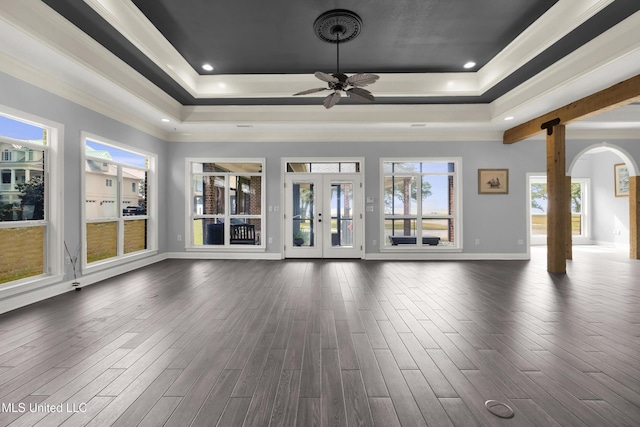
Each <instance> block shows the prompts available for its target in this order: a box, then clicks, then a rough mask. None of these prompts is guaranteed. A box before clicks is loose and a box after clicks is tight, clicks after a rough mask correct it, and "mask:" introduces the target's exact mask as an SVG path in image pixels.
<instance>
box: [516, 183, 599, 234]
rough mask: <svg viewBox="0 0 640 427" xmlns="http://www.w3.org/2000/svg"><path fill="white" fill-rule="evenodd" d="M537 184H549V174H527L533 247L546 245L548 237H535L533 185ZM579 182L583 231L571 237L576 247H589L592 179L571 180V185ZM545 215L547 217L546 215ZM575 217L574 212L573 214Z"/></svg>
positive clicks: (529, 224) (528, 221) (528, 205)
mask: <svg viewBox="0 0 640 427" xmlns="http://www.w3.org/2000/svg"><path fill="white" fill-rule="evenodd" d="M537 182H544V183H546V182H547V174H546V173H544V172H541V173H528V174H527V213H528V215H527V233H528V234H529V242H530V244H531V245H546V244H547V235H546V234H544V235H535V236H534V235H533V230H532V227H533V221H532V220H531V217H532V212H531V184H534V183H537ZM574 182H579V183H580V185H581V186H582V212H580V216H581V225H582V230H581V234H580V235H579V236H573V235H572V236H571V241H572V244H574V245H589V244H591V243H592V241H591V215H590V212H591V179H589V178H571V183H572V184H573V183H574ZM544 215H547V214H546V213H545V214H544ZM571 215H573V212H571Z"/></svg>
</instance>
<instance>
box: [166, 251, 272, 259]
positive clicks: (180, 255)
mask: <svg viewBox="0 0 640 427" xmlns="http://www.w3.org/2000/svg"><path fill="white" fill-rule="evenodd" d="M166 255H167V258H176V259H265V260H273V261H276V260H281V259H282V255H281V254H280V253H267V252H169V253H167V254H166Z"/></svg>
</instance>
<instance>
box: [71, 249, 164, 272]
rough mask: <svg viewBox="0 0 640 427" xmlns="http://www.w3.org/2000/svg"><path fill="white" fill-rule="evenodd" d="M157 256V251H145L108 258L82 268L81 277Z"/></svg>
mask: <svg viewBox="0 0 640 427" xmlns="http://www.w3.org/2000/svg"><path fill="white" fill-rule="evenodd" d="M157 254H158V250H157V249H148V250H145V251H140V252H134V253H132V254H128V255H123V256H120V257H117V258H109V259H106V260H104V261H96V262H92V263H91V264H89V265H86V266H84V267H82V275H87V274H90V273H94V272H96V271H101V270H105V269H107V268H112V267H117V266H119V265H124V264H128V263H130V262H133V261H138V260H141V259H144V258H148V257H151V256H154V255H157Z"/></svg>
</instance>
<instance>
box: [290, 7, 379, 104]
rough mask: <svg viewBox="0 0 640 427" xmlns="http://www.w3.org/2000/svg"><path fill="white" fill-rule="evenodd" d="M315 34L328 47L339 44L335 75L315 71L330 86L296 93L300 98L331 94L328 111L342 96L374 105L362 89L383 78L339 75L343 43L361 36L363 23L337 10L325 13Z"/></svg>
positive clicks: (318, 22)
mask: <svg viewBox="0 0 640 427" xmlns="http://www.w3.org/2000/svg"><path fill="white" fill-rule="evenodd" d="M313 28H314V31H315V33H316V35H317V36H318V37H319V38H320V40H322V41H325V42H327V43H335V44H336V72H335V73H331V74H329V73H324V72H322V71H316V73H315V74H314V75H315V76H316V78H318V79H319V80H322V81H323V82H326V83H327V87H320V88H315V89H309V90H304V91H302V92H298V93H294V94H293V96H297V95H308V94H311V93H317V92H323V91H325V90H332V91H333V93H331V94H329V96H327V97H326V98H325V99H324V101H323V105H324V107H325V108H331V107H333V106H334V105H336V104H337V103H338V101H340V98H341V97H342V93H343V92H344V94H346V96H348V97H350V98H352V99H354V100H355V101H360V102H374V101H375V97H374V96H373V94H372V93H371V92H369V91H368V90H366V89H363V87H364V86H367V85H370V84H372V83H375V82H376V81H377V80H378V79H379V78H380V76H378V75H376V74H370V73H357V74H353V75H351V76H347V75H346V74H344V73H341V72H340V42H343V43H345V42H348V41H349V40H353V39H354V38H356V36H357V35H358V34H360V29H361V28H362V20H361V19H360V17H359V16H358V15H356V14H355V13H353V12H350V11H348V10H342V9H336V10H330V11H328V12H325V13H323V14H322V15H320V16H319V17H318V19H316V21H315V23H314V24H313Z"/></svg>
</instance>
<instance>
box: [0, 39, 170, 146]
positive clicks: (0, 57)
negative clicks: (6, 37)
mask: <svg viewBox="0 0 640 427" xmlns="http://www.w3.org/2000/svg"><path fill="white" fill-rule="evenodd" d="M0 71H1V72H3V73H5V74H8V75H10V76H12V77H15V78H17V79H19V80H22V81H24V82H27V83H29V84H31V85H33V86H36V87H39V88H43V89H45V90H47V91H48V92H50V93H52V94H54V95H57V96H60V97H62V98H64V99H67V100H69V101H71V102H74V103H76V104H78V105H81V106H83V107H86V108H88V109H90V110H93V111H95V112H97V113H99V114H102V115H104V116H107V117H110V118H112V119H114V120H117V121H119V122H121V123H124V124H126V125H129V126H131V127H133V128H135V129H138V130H140V131H142V132H145V133H148V134H150V135H152V136H155V137H157V138H160V139H163V140H166V139H167V136H168V133H167V132H166V131H164V130H162V129H160V128H158V127H157V126H153V125H151V124H149V122H148V121H145V120H141V119H138V118H137V117H136V116H133V115H131V114H130V113H129V112H127V111H125V110H124V109H123V108H121V107H116V106H114V104H112V103H110V102H106V101H104V100H102V99H101V98H99V97H96V96H94V95H91V94H90V93H88V92H85V91H82V90H80V89H78V88H77V87H76V86H74V85H73V84H69V83H67V82H64V81H62V80H60V79H58V78H56V77H53V76H51V75H49V74H47V73H45V72H43V71H42V70H41V69H38V68H34V67H31V66H29V65H26V64H24V63H22V62H20V61H17V60H15V58H13V57H12V56H10V55H7V54H6V53H4V52H2V51H0Z"/></svg>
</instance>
